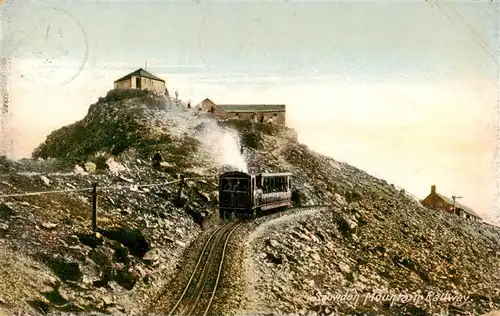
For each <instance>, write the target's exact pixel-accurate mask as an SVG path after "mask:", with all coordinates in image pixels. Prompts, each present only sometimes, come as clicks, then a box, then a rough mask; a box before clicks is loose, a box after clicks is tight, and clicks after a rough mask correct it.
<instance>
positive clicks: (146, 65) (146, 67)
mask: <svg viewBox="0 0 500 316" xmlns="http://www.w3.org/2000/svg"><path fill="white" fill-rule="evenodd" d="M144 70H148V61H147V60H145V61H144Z"/></svg>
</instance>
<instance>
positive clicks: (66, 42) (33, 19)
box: [6, 7, 88, 87]
mask: <svg viewBox="0 0 500 316" xmlns="http://www.w3.org/2000/svg"><path fill="white" fill-rule="evenodd" d="M20 11H22V10H20ZM16 13H17V12H16ZM19 15H20V16H19ZM6 24H7V34H8V36H9V37H10V41H8V42H7V45H8V46H10V47H9V48H10V49H9V50H8V52H9V54H8V57H11V58H13V59H16V60H18V61H19V62H18V67H17V68H18V73H17V75H19V76H20V77H22V78H23V79H25V80H27V81H29V82H30V84H34V85H37V86H44V87H47V86H53V85H64V84H67V83H69V82H71V81H72V80H74V79H75V78H76V77H77V76H78V75H79V74H80V73H81V71H82V70H83V68H84V67H85V63H86V62H87V58H88V41H87V34H86V32H85V30H84V28H83V26H82V25H81V24H80V22H79V21H78V20H77V19H76V18H75V17H73V16H72V15H71V14H69V13H68V12H67V11H65V10H63V9H60V8H56V7H50V8H38V9H29V11H28V12H22V13H21V14H16V17H15V19H13V18H11V19H9V18H7V23H6Z"/></svg>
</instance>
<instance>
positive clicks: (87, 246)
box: [0, 90, 500, 315]
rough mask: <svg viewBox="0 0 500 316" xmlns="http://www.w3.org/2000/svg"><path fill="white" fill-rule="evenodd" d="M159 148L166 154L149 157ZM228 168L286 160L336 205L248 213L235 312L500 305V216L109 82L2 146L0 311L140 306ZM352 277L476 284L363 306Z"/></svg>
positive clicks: (413, 286)
mask: <svg viewBox="0 0 500 316" xmlns="http://www.w3.org/2000/svg"><path fill="white" fill-rule="evenodd" d="M241 145H243V147H244V151H243V154H241V153H240V146H241ZM156 152H160V153H161V155H162V156H163V162H162V163H161V166H160V167H159V168H153V167H152V166H151V157H152V156H153V154H154V153H156ZM235 169H236V170H244V171H255V172H259V171H290V172H292V173H293V174H294V181H293V183H294V184H293V185H294V190H295V192H296V199H295V203H296V204H297V205H328V207H326V208H321V209H316V210H313V211H302V210H296V211H294V212H297V215H293V216H281V217H280V218H279V220H273V219H272V218H273V217H279V215H271V216H270V218H269V217H264V218H260V219H258V220H257V221H255V222H252V223H249V224H247V225H246V226H245V228H244V230H243V231H241V232H240V233H239V234H238V235H237V237H238V238H236V239H235V240H234V242H232V246H231V249H232V250H231V253H232V256H231V259H230V262H231V264H230V265H228V270H227V272H226V274H225V275H226V278H225V279H224V280H223V285H224V287H225V288H226V289H230V290H229V291H224V295H227V297H226V298H227V300H226V301H227V306H226V307H225V309H223V310H224V311H227V314H234V313H236V312H238V311H241V310H246V311H247V312H248V311H255V312H258V311H262V312H266V313H271V314H272V313H281V314H289V313H296V314H311V315H313V314H331V315H337V314H339V315H343V314H351V315H353V314H356V313H358V312H359V314H360V315H361V313H360V312H361V311H362V312H364V313H365V314H370V313H372V314H373V315H376V314H384V315H426V314H429V315H430V314H433V313H436V312H447V313H448V314H463V315H468V314H471V315H472V314H477V313H485V312H488V311H490V310H492V309H495V308H496V309H499V308H500V293H499V289H500V275H499V273H498V271H500V232H499V231H498V230H497V229H495V228H492V227H490V226H486V225H483V224H481V223H472V222H466V221H464V220H461V219H459V218H457V217H455V216H453V215H449V214H442V213H438V212H435V211H432V210H428V209H426V208H424V207H422V206H421V205H420V204H419V202H418V201H416V200H415V199H414V198H412V197H411V196H409V195H407V194H406V193H404V192H402V191H400V190H397V189H396V188H395V187H394V186H392V185H390V184H388V183H386V182H385V181H383V180H380V179H376V178H374V177H372V176H370V175H368V174H366V173H365V172H363V171H361V170H358V169H356V168H354V167H352V166H350V165H348V164H346V163H342V162H337V161H335V160H333V159H331V158H328V157H325V156H322V155H319V154H317V153H314V152H312V151H311V150H309V149H308V148H307V146H305V145H303V144H300V143H298V142H297V140H296V137H295V135H294V132H293V131H292V130H290V129H288V128H285V127H278V126H269V125H267V124H259V123H250V122H237V121H236V122H235V121H233V122H231V121H228V122H218V121H217V120H216V119H215V118H214V117H212V116H211V115H210V114H206V113H201V112H198V111H196V110H194V109H187V108H186V106H185V105H184V104H183V103H181V102H179V101H175V102H174V101H172V100H170V98H169V97H168V96H166V97H164V96H161V97H159V96H155V95H153V94H151V93H149V92H147V91H136V90H125V91H117V90H112V91H110V92H109V93H108V94H107V95H106V96H105V97H103V98H100V99H99V100H98V102H96V103H95V104H92V105H91V106H90V108H89V111H88V113H87V115H86V116H85V117H84V118H83V119H82V120H80V121H78V122H76V123H74V124H71V125H68V126H65V127H62V128H61V129H58V130H56V131H54V132H52V133H51V134H50V135H48V137H47V139H46V140H45V142H43V143H42V144H40V146H38V147H37V148H36V149H35V150H34V152H33V159H23V160H19V161H12V160H9V159H6V158H2V159H1V160H0V173H1V174H0V262H2V265H0V275H1V277H0V313H1V314H2V315H4V314H5V315H21V314H20V313H22V312H26V313H27V314H28V315H32V314H35V313H38V314H40V315H43V314H54V315H58V314H64V313H75V314H77V313H85V314H89V313H95V314H97V313H105V314H113V315H122V314H123V315H142V314H143V313H142V311H143V308H144V306H145V305H147V304H150V303H151V300H153V299H154V298H155V297H156V296H157V295H159V293H161V292H162V291H163V290H164V285H165V284H168V281H169V279H170V278H171V277H172V275H173V274H174V273H176V271H178V269H180V268H182V266H181V262H180V259H181V255H182V253H183V252H184V251H189V247H190V246H191V245H192V244H193V243H196V242H197V239H196V238H197V236H199V235H200V233H201V232H203V231H204V230H206V229H210V228H211V227H213V226H214V225H216V224H217V222H218V216H217V215H218V214H217V197H218V196H217V195H218V193H217V175H218V173H219V172H221V171H223V170H235ZM180 176H184V177H186V180H185V184H184V185H183V187H182V191H179V188H180ZM93 184H97V196H98V203H97V208H98V211H97V214H98V221H97V224H98V232H97V233H96V232H93V231H92V229H91V213H92V212H91V209H92V208H91V205H92V194H91V193H92V186H93ZM36 192H44V193H43V194H38V193H36ZM179 192H181V194H180V196H178V193H179ZM282 215H283V214H282ZM347 291H351V292H353V293H354V292H356V293H359V295H365V296H366V295H372V293H379V292H380V293H385V292H391V293H393V292H398V293H399V292H403V291H406V292H407V293H421V294H422V295H424V294H425V295H427V293H429V292H434V293H451V294H454V295H458V294H461V295H468V296H469V298H468V300H467V301H466V302H465V303H464V304H462V305H459V304H454V303H456V302H451V303H450V302H445V303H443V302H438V303H436V304H432V305H430V304H414V303H412V302H409V301H408V302H405V303H401V302H397V303H394V304H388V303H387V302H386V301H383V300H379V301H376V300H375V299H372V300H370V304H364V305H362V304H359V306H354V305H353V304H352V302H350V303H349V302H347V303H346V301H347V300H346V299H344V301H342V300H340V299H338V298H337V296H335V295H343V294H345V293H346V292H347ZM259 292H260V294H258V293H259ZM425 295H424V297H425ZM361 305H362V306H361Z"/></svg>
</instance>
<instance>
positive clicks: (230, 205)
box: [219, 171, 292, 218]
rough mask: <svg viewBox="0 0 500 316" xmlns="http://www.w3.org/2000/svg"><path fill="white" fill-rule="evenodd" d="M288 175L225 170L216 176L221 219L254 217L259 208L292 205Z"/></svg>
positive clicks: (289, 176)
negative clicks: (217, 178)
mask: <svg viewBox="0 0 500 316" xmlns="http://www.w3.org/2000/svg"><path fill="white" fill-rule="evenodd" d="M291 180H292V174H291V173H289V172H285V173H260V174H247V173H244V172H239V171H231V172H225V173H223V174H221V175H220V177H219V212H220V216H221V217H222V218H231V217H238V218H255V217H256V216H257V214H258V213H261V212H262V211H270V210H273V209H278V208H284V207H289V206H290V205H291V204H292V191H291V185H292V182H291Z"/></svg>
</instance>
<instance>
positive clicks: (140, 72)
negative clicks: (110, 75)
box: [115, 68, 165, 82]
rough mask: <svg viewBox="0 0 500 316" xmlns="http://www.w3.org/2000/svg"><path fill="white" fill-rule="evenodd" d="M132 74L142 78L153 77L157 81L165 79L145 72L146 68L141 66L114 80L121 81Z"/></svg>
mask: <svg viewBox="0 0 500 316" xmlns="http://www.w3.org/2000/svg"><path fill="white" fill-rule="evenodd" d="M133 76H137V77H144V78H149V79H154V80H158V81H162V82H165V80H163V79H161V78H158V77H156V76H155V75H153V74H152V73H150V72H147V71H146V70H144V69H142V68H139V69H137V70H136V71H134V72H131V73H129V74H128V75H126V76H123V77H121V78H120V79H118V80H115V82H118V81H122V80H125V79H129V78H131V77H133Z"/></svg>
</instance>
